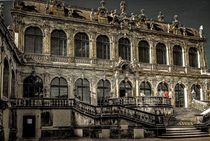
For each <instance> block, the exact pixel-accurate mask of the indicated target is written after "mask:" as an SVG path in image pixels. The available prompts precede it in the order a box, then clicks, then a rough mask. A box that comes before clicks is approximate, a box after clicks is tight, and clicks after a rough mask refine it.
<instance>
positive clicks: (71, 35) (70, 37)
mask: <svg viewBox="0 0 210 141" xmlns="http://www.w3.org/2000/svg"><path fill="white" fill-rule="evenodd" d="M67 56H68V57H74V33H73V30H68V36H67Z"/></svg>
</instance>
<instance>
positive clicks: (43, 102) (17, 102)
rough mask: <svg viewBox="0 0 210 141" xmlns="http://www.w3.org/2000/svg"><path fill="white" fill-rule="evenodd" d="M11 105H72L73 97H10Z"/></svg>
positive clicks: (55, 106) (56, 106)
mask: <svg viewBox="0 0 210 141" xmlns="http://www.w3.org/2000/svg"><path fill="white" fill-rule="evenodd" d="M11 103H12V106H13V107H23V108H24V107H54V108H61V107H64V108H65V107H73V106H74V99H45V98H42V99H32V98H23V99H11Z"/></svg>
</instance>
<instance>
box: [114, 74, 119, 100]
mask: <svg viewBox="0 0 210 141" xmlns="http://www.w3.org/2000/svg"><path fill="white" fill-rule="evenodd" d="M114 77H115V97H117V98H118V97H119V71H118V70H116V71H115V76H114Z"/></svg>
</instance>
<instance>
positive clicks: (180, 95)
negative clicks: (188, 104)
mask: <svg viewBox="0 0 210 141" xmlns="http://www.w3.org/2000/svg"><path fill="white" fill-rule="evenodd" d="M184 105H185V99H184V85H182V84H177V85H176V86H175V106H176V107H184Z"/></svg>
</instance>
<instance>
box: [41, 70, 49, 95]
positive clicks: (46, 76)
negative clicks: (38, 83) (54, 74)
mask: <svg viewBox="0 0 210 141" xmlns="http://www.w3.org/2000/svg"><path fill="white" fill-rule="evenodd" d="M43 88H44V90H43V94H44V97H45V98H49V97H50V74H49V73H47V72H46V73H44V83H43Z"/></svg>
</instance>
